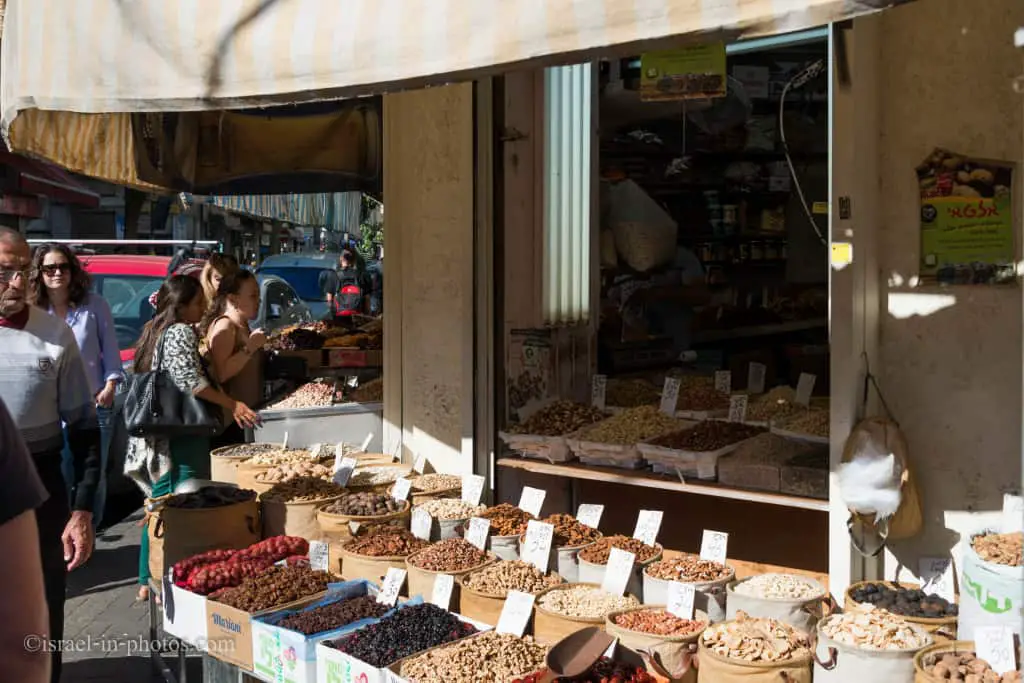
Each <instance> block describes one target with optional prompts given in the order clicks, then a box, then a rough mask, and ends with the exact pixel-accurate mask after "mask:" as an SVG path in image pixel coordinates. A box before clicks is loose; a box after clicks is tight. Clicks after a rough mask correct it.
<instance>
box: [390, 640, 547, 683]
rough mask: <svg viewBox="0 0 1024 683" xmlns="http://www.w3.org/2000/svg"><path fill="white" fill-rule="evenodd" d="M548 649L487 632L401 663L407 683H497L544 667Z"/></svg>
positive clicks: (529, 642) (531, 642)
mask: <svg viewBox="0 0 1024 683" xmlns="http://www.w3.org/2000/svg"><path fill="white" fill-rule="evenodd" d="M547 654H548V648H547V647H545V646H544V645H540V644H538V643H535V642H533V639H532V638H528V637H527V638H517V637H516V636H513V635H511V634H508V633H496V632H494V631H488V632H487V633H482V634H480V635H478V636H476V637H475V638H467V639H466V640H463V641H460V642H458V643H452V644H451V645H446V646H445V647H441V648H438V649H436V650H431V651H430V652H424V653H423V654H421V655H419V656H417V657H413V658H412V659H410V660H408V661H407V662H403V663H402V670H401V672H400V675H401V676H402V678H404V679H406V680H407V681H409V683H433V682H434V681H445V682H446V683H471V682H473V683H475V682H476V681H483V682H488V683H490V682H494V683H500V682H503V681H509V680H513V679H515V678H516V677H517V676H522V675H523V674H525V673H527V672H529V671H535V670H536V669H538V668H540V667H542V666H544V660H545V658H546V657H547Z"/></svg>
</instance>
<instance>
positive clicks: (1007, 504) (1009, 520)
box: [1003, 493, 1024, 533]
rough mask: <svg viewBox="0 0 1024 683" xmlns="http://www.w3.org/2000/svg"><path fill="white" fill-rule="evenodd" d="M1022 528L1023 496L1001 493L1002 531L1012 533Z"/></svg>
mask: <svg viewBox="0 0 1024 683" xmlns="http://www.w3.org/2000/svg"><path fill="white" fill-rule="evenodd" d="M1021 530H1024V496H1015V495H1013V494H1012V493H1004V494H1003V531H1004V532H1005V533H1012V532H1014V531H1021Z"/></svg>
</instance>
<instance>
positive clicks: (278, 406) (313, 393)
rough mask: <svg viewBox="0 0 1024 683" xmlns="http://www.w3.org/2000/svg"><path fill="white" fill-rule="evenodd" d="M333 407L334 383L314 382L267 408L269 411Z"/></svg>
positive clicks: (306, 384) (328, 381) (307, 383)
mask: <svg viewBox="0 0 1024 683" xmlns="http://www.w3.org/2000/svg"><path fill="white" fill-rule="evenodd" d="M332 405H334V381H333V380H326V381H325V380H314V381H312V382H306V383H305V384H303V385H302V386H300V387H299V388H298V389H296V390H295V391H293V392H292V393H290V394H288V395H287V396H285V397H284V398H282V399H281V400H280V401H278V402H277V403H274V404H271V405H269V406H267V409H268V410H288V409H295V408H327V407H329V406H332Z"/></svg>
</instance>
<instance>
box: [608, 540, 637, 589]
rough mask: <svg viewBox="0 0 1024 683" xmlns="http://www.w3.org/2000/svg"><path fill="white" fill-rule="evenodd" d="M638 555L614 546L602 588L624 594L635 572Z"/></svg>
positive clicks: (610, 553) (609, 555) (609, 554)
mask: <svg viewBox="0 0 1024 683" xmlns="http://www.w3.org/2000/svg"><path fill="white" fill-rule="evenodd" d="M635 560H636V555H634V554H633V553H631V552H628V551H625V550H622V549H621V548H612V549H611V551H610V552H609V553H608V564H607V566H605V568H604V579H603V580H602V581H601V590H603V591H605V592H607V593H611V594H612V595H622V594H623V593H625V592H626V585H627V584H628V583H629V577H630V575H631V574H632V573H633V562H634V561H635Z"/></svg>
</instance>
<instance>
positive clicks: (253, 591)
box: [210, 567, 337, 614]
mask: <svg viewBox="0 0 1024 683" xmlns="http://www.w3.org/2000/svg"><path fill="white" fill-rule="evenodd" d="M332 580H337V579H334V577H332V576H331V575H330V574H328V573H327V572H323V571H314V570H312V569H310V568H309V567H269V568H268V569H266V570H265V571H263V572H262V573H260V574H257V575H256V576H250V577H249V578H247V579H245V580H244V581H242V583H240V584H239V585H237V586H235V587H234V588H224V589H222V590H220V591H218V592H217V593H214V594H213V595H211V596H210V597H211V598H212V599H213V600H215V601H216V602H219V603H221V604H224V605H227V606H228V607H234V608H235V609H240V610H242V611H243V612H249V613H250V614H252V613H253V612H262V611H263V610H267V609H270V608H271V607H278V606H279V605H286V604H288V603H289V602H295V601H296V600H301V599H302V598H308V597H310V596H311V595H316V594H317V593H322V592H323V591H325V590H327V584H329V583H330V582H331V581H332Z"/></svg>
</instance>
